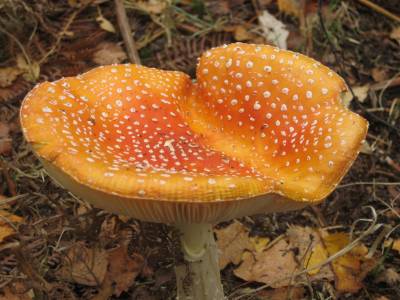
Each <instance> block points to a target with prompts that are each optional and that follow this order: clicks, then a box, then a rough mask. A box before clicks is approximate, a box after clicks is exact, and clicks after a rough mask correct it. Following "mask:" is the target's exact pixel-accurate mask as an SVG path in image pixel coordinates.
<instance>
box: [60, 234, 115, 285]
mask: <svg viewBox="0 0 400 300" xmlns="http://www.w3.org/2000/svg"><path fill="white" fill-rule="evenodd" d="M107 266H108V259H107V252H106V251H105V250H104V249H99V248H87V247H86V246H85V245H84V243H82V242H78V243H76V244H75V245H74V246H73V247H72V248H70V249H69V250H68V253H67V255H66V258H65V259H64V262H63V264H62V268H61V269H60V270H59V271H58V273H59V276H60V277H61V278H63V279H65V280H67V281H71V282H76V283H79V284H83V285H88V286H99V285H100V284H101V283H102V282H103V280H104V277H105V275H106V272H107Z"/></svg>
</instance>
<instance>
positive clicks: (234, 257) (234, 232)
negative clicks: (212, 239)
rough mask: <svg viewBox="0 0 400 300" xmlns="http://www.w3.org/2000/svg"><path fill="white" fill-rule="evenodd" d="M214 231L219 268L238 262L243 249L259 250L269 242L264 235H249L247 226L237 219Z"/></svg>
mask: <svg viewBox="0 0 400 300" xmlns="http://www.w3.org/2000/svg"><path fill="white" fill-rule="evenodd" d="M215 233H216V235H217V245H218V251H219V267H220V269H221V270H222V269H224V268H225V267H226V266H227V265H228V264H230V263H233V264H235V265H237V264H239V263H240V261H241V258H242V254H243V252H244V251H245V250H249V251H255V252H261V251H262V250H263V249H264V248H265V246H266V245H267V243H268V242H269V239H267V238H264V237H250V236H249V230H248V228H247V227H246V226H245V225H243V224H242V223H240V222H238V221H234V222H233V223H232V224H230V225H229V226H227V227H225V228H222V229H217V230H215Z"/></svg>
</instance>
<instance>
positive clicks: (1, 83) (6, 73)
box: [0, 67, 22, 88]
mask: <svg viewBox="0 0 400 300" xmlns="http://www.w3.org/2000/svg"><path fill="white" fill-rule="evenodd" d="M21 73H22V70H21V69H19V68H16V67H6V68H0V88H5V87H8V86H10V85H11V84H12V83H13V82H14V81H15V79H17V77H18V75H19V74H21Z"/></svg>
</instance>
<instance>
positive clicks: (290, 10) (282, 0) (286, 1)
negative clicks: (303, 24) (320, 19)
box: [278, 0, 302, 18]
mask: <svg viewBox="0 0 400 300" xmlns="http://www.w3.org/2000/svg"><path fill="white" fill-rule="evenodd" d="M278 8H279V11H281V12H283V13H285V14H288V15H292V16H294V17H297V18H299V17H300V15H301V14H302V9H301V5H300V0H278Z"/></svg>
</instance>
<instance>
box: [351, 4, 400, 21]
mask: <svg viewBox="0 0 400 300" xmlns="http://www.w3.org/2000/svg"><path fill="white" fill-rule="evenodd" d="M358 2H360V3H361V4H364V5H365V6H368V7H369V8H371V9H372V10H374V11H376V12H377V13H380V14H382V15H384V16H386V17H388V18H390V19H392V20H394V21H397V22H400V17H399V16H397V15H395V14H393V13H391V12H390V11H388V10H386V9H384V8H383V7H380V6H379V5H377V4H375V3H373V2H371V1H369V0H358Z"/></svg>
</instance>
